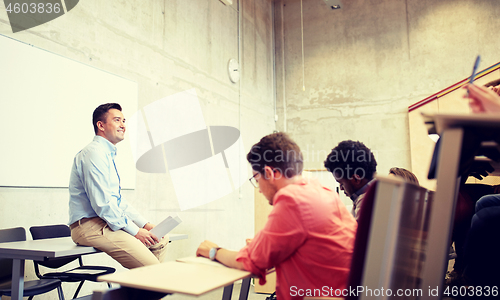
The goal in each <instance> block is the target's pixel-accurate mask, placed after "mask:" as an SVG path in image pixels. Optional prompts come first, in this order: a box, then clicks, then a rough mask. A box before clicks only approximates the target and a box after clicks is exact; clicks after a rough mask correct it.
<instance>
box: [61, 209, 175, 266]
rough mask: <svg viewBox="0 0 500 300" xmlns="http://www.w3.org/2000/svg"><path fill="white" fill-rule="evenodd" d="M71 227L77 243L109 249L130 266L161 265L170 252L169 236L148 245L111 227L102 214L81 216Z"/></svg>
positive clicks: (121, 261)
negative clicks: (82, 217)
mask: <svg viewBox="0 0 500 300" xmlns="http://www.w3.org/2000/svg"><path fill="white" fill-rule="evenodd" d="M70 228H71V238H72V239H73V241H74V242H75V243H76V244H78V245H83V246H92V247H94V248H96V249H99V250H101V251H103V252H106V253H107V254H108V255H109V256H111V257H112V258H114V259H115V260H116V261H118V262H119V263H120V264H121V265H122V266H124V267H125V268H127V269H133V268H138V267H142V266H147V265H153V264H158V263H160V262H162V261H163V260H164V258H165V254H166V252H167V251H166V250H167V244H168V236H165V237H164V238H163V239H161V240H160V242H159V243H157V244H156V245H153V246H151V247H150V248H147V247H146V246H145V245H144V244H143V243H141V241H139V240H138V239H136V238H135V237H133V236H132V235H130V234H129V233H127V232H126V231H123V230H117V231H113V230H111V229H110V228H109V226H108V224H107V223H106V222H105V221H104V220H102V219H101V218H99V217H95V218H84V219H81V220H79V221H77V222H75V223H73V224H71V226H70Z"/></svg>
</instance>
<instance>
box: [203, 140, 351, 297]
mask: <svg viewBox="0 0 500 300" xmlns="http://www.w3.org/2000/svg"><path fill="white" fill-rule="evenodd" d="M247 160H248V162H249V163H250V164H251V165H252V169H253V176H252V178H250V181H251V182H252V183H254V185H256V187H258V188H259V190H260V192H261V193H262V194H264V196H265V197H266V198H267V200H268V201H269V204H271V205H273V206H274V207H273V210H272V211H271V213H270V214H269V217H268V220H267V223H266V225H265V227H264V229H263V230H261V231H260V232H258V233H257V235H256V236H255V237H254V238H253V239H252V240H251V241H250V242H249V243H248V244H247V245H246V246H245V247H243V248H242V249H241V250H240V251H239V252H236V251H230V250H226V249H222V248H220V247H219V246H217V245H216V244H214V243H213V242H210V241H204V242H203V243H202V244H201V245H200V246H199V248H198V250H197V251H196V254H197V255H198V256H204V257H209V258H210V259H212V260H214V259H215V260H217V261H219V262H221V263H223V264H224V265H226V266H229V267H232V268H237V269H241V270H247V271H250V272H252V273H253V274H256V275H258V276H259V277H260V278H261V283H264V282H265V277H266V270H267V269H270V268H272V267H275V268H276V276H277V283H276V296H277V298H278V299H291V298H302V297H303V296H304V295H307V294H308V293H312V291H313V289H323V290H322V294H321V295H318V294H316V296H330V297H331V296H335V295H334V293H335V290H336V289H339V291H340V289H344V288H346V285H347V278H348V275H349V268H350V264H351V257H352V251H353V247H354V236H355V232H356V228H357V224H356V221H355V220H354V218H353V217H352V215H351V214H350V213H349V212H348V210H347V209H346V207H345V206H344V204H343V203H342V202H341V201H340V199H339V197H338V194H337V193H335V192H333V191H330V190H329V189H327V188H324V187H322V186H321V185H320V184H319V183H318V182H317V181H316V180H305V179H304V178H302V176H301V174H302V166H303V159H302V153H301V151H300V149H299V147H298V146H297V144H296V143H295V142H293V141H292V140H291V139H290V138H289V137H288V135H286V134H285V133H274V134H271V135H268V136H265V137H264V138H262V139H261V140H260V142H259V143H257V144H255V145H254V146H253V147H252V149H251V150H250V152H249V153H248V155H247ZM325 287H326V289H325ZM330 292H331V293H330ZM340 292H341V291H340Z"/></svg>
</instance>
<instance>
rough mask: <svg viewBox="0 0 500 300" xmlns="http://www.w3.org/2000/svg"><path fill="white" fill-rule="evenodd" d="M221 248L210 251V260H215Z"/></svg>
mask: <svg viewBox="0 0 500 300" xmlns="http://www.w3.org/2000/svg"><path fill="white" fill-rule="evenodd" d="M219 249H220V247H213V248H212V249H210V252H208V258H210V260H215V255H217V251H219Z"/></svg>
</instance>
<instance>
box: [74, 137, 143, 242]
mask: <svg viewBox="0 0 500 300" xmlns="http://www.w3.org/2000/svg"><path fill="white" fill-rule="evenodd" d="M115 156H116V147H115V145H113V144H112V143H111V142H109V141H108V140H107V139H105V138H103V137H101V136H98V135H96V136H95V137H94V140H93V141H92V143H90V144H88V145H87V146H86V147H85V148H83V149H82V150H81V151H80V152H78V154H77V155H76V156H75V159H74V161H73V167H72V169H71V176H70V180H69V224H73V223H74V222H76V221H78V220H80V219H82V218H92V217H100V218H101V219H103V220H104V221H106V223H108V226H109V227H110V228H111V230H113V231H116V230H120V229H123V230H125V231H126V232H128V233H130V234H131V235H133V236H135V235H136V234H137V232H139V228H142V227H144V225H145V224H146V223H147V220H146V219H145V218H144V217H142V216H141V215H140V214H139V213H138V212H137V210H135V209H134V208H133V207H132V206H130V205H129V204H127V201H126V200H125V199H124V198H122V195H121V193H120V190H121V188H120V176H119V175H118V170H117V169H116V165H115V161H114V158H115Z"/></svg>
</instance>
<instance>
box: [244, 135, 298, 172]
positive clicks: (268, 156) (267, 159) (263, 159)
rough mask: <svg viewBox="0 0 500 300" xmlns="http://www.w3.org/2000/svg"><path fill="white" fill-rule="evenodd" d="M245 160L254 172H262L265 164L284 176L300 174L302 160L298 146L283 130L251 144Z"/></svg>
mask: <svg viewBox="0 0 500 300" xmlns="http://www.w3.org/2000/svg"><path fill="white" fill-rule="evenodd" d="M247 160H248V162H249V163H250V164H251V165H252V169H253V170H254V171H256V172H259V173H261V174H264V168H265V167H266V166H269V167H271V168H272V169H275V170H278V171H279V172H280V173H281V174H283V175H284V176H285V177H286V178H291V177H293V176H296V175H300V174H302V168H303V166H304V160H303V157H302V152H301V151H300V148H299V146H298V145H297V144H296V143H295V142H294V141H293V140H292V139H291V138H290V137H289V136H288V135H287V134H286V133H283V132H278V133H273V134H270V135H267V136H265V137H263V138H262V139H261V140H260V141H259V142H258V143H257V144H255V145H253V146H252V149H250V152H248V154H247Z"/></svg>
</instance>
